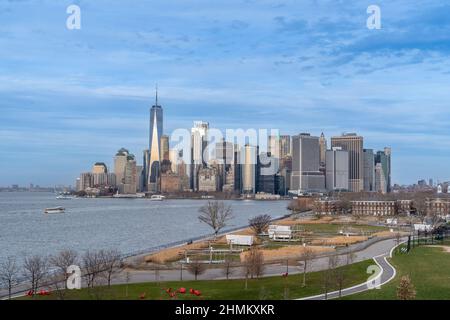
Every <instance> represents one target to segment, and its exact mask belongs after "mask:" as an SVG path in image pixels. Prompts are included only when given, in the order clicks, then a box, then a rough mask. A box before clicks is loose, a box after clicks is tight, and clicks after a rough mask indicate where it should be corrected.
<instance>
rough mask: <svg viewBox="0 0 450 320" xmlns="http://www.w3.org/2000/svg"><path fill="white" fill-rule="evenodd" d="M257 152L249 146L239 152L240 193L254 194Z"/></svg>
mask: <svg viewBox="0 0 450 320" xmlns="http://www.w3.org/2000/svg"><path fill="white" fill-rule="evenodd" d="M257 155H258V150H257V148H256V147H255V146H251V145H249V144H247V145H245V146H244V147H243V148H242V152H241V159H242V161H241V163H242V166H241V170H242V174H241V179H242V193H244V194H254V193H255V192H256V171H257V168H256V167H257V161H258V159H257Z"/></svg>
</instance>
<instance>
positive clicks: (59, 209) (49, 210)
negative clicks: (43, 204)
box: [44, 207, 66, 214]
mask: <svg viewBox="0 0 450 320" xmlns="http://www.w3.org/2000/svg"><path fill="white" fill-rule="evenodd" d="M65 211H66V209H65V208H63V207H56V208H46V209H45V210H44V212H45V213H46V214H54V213H64V212H65Z"/></svg>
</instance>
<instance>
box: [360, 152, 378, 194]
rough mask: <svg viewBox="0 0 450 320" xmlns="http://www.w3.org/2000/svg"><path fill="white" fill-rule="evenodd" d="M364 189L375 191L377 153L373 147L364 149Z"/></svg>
mask: <svg viewBox="0 0 450 320" xmlns="http://www.w3.org/2000/svg"><path fill="white" fill-rule="evenodd" d="M363 152H364V191H365V192H372V191H375V155H374V153H373V150H372V149H364V151H363Z"/></svg>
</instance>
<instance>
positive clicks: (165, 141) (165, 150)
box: [161, 135, 169, 161]
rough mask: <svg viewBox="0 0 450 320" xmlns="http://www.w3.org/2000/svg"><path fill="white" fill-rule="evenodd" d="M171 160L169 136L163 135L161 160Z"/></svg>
mask: <svg viewBox="0 0 450 320" xmlns="http://www.w3.org/2000/svg"><path fill="white" fill-rule="evenodd" d="M163 160H169V136H168V135H163V136H162V137H161V161H163Z"/></svg>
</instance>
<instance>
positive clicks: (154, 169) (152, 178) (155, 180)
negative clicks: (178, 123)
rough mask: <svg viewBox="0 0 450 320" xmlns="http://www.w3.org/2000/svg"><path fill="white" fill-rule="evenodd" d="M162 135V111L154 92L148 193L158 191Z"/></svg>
mask: <svg viewBox="0 0 450 320" xmlns="http://www.w3.org/2000/svg"><path fill="white" fill-rule="evenodd" d="M162 134H163V109H162V107H161V106H160V105H159V104H158V90H157V91H156V97H155V105H154V106H152V108H151V109H150V140H149V150H150V160H149V162H148V165H147V170H146V171H147V174H148V177H147V189H148V191H150V192H158V191H159V190H160V176H161V162H162V159H161V152H162V147H161V138H162Z"/></svg>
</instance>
